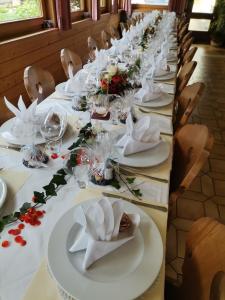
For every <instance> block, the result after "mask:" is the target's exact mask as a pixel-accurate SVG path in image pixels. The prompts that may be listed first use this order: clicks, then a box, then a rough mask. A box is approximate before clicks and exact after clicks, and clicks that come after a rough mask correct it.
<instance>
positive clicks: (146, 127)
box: [116, 114, 161, 156]
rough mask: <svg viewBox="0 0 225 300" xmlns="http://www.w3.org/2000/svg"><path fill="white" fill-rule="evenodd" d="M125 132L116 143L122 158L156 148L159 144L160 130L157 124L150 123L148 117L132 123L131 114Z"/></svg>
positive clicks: (150, 120) (150, 119)
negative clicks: (120, 150)
mask: <svg viewBox="0 0 225 300" xmlns="http://www.w3.org/2000/svg"><path fill="white" fill-rule="evenodd" d="M126 127H127V132H126V134H125V135H124V136H123V137H122V138H121V139H120V140H119V141H118V142H117V144H116V145H117V147H121V148H122V149H123V150H122V153H123V155H124V156H126V155H130V154H133V153H137V152H142V151H146V150H148V149H151V148H153V147H155V146H157V145H158V144H159V143H160V142H161V139H160V130H159V128H158V126H157V124H153V123H152V118H151V117H150V116H145V117H142V118H141V119H139V120H138V121H137V122H136V123H135V124H134V123H133V120H132V116H131V114H129V115H128V117H127V121H126Z"/></svg>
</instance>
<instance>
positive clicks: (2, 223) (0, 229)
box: [0, 221, 5, 232]
mask: <svg viewBox="0 0 225 300" xmlns="http://www.w3.org/2000/svg"><path fill="white" fill-rule="evenodd" d="M4 227H5V223H4V222H2V221H0V232H2V231H3V229H4Z"/></svg>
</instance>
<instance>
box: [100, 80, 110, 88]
mask: <svg viewBox="0 0 225 300" xmlns="http://www.w3.org/2000/svg"><path fill="white" fill-rule="evenodd" d="M100 86H101V89H102V90H103V91H107V90H108V87H109V86H108V81H107V80H104V79H101V80H100Z"/></svg>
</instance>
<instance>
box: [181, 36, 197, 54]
mask: <svg viewBox="0 0 225 300" xmlns="http://www.w3.org/2000/svg"><path fill="white" fill-rule="evenodd" d="M193 41H194V38H193V37H190V38H189V39H188V40H187V41H186V42H185V43H182V45H181V48H180V54H179V55H180V57H181V58H182V57H184V55H185V54H186V53H187V52H188V50H189V49H190V47H191V45H192V44H193Z"/></svg>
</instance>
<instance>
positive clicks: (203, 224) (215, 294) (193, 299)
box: [166, 218, 225, 300]
mask: <svg viewBox="0 0 225 300" xmlns="http://www.w3.org/2000/svg"><path fill="white" fill-rule="evenodd" d="M224 236H225V225H224V224H221V223H219V222H218V221H216V220H214V219H212V218H200V219H198V220H197V221H195V222H194V223H193V224H192V226H191V229H190V231H189V233H188V235H187V240H186V251H185V258H184V264H183V268H182V269H183V281H182V284H181V285H180V286H179V287H174V286H173V288H172V286H171V285H169V284H168V283H167V285H166V299H167V296H170V297H168V299H172V300H180V299H182V300H224V299H225V256H224V253H225V239H224ZM168 287H169V288H170V294H169V295H168Z"/></svg>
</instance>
